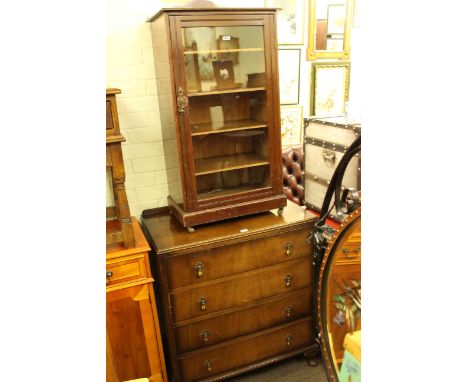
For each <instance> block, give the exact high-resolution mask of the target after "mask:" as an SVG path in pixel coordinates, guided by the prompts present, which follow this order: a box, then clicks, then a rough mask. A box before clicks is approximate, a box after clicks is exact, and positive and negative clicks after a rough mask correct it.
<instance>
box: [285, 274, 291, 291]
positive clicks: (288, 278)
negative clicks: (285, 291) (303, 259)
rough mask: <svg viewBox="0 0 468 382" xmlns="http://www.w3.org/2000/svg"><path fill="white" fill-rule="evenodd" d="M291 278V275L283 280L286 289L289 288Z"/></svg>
mask: <svg viewBox="0 0 468 382" xmlns="http://www.w3.org/2000/svg"><path fill="white" fill-rule="evenodd" d="M292 278H293V277H292V276H291V275H286V277H285V278H284V282H285V283H286V288H289V287H290V286H291V282H292Z"/></svg>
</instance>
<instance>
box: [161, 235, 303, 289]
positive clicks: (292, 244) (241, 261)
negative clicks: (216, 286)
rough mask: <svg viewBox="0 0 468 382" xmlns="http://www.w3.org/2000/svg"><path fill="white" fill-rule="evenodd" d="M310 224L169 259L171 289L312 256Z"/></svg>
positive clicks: (168, 271)
mask: <svg viewBox="0 0 468 382" xmlns="http://www.w3.org/2000/svg"><path fill="white" fill-rule="evenodd" d="M310 229H311V228H310V227H308V228H304V229H301V230H296V231H292V232H287V233H282V234H278V235H275V236H269V237H265V238H260V239H256V240H250V241H247V242H243V243H238V244H233V245H229V246H224V247H218V248H213V249H209V250H206V251H202V252H196V253H192V254H186V255H181V256H174V257H170V258H168V259H167V260H166V261H167V263H166V264H167V276H168V282H169V288H170V289H175V288H178V287H182V286H186V285H191V284H197V283H201V282H204V281H208V280H213V279H216V278H220V277H225V276H229V275H232V274H236V273H242V272H246V271H250V270H254V269H258V268H263V267H266V266H269V265H273V264H278V263H281V262H285V261H289V260H291V259H295V258H298V257H303V256H310V254H311V251H312V249H311V246H310V244H308V243H307V242H306V238H307V236H308V234H309V232H310Z"/></svg>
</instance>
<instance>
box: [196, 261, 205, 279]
mask: <svg viewBox="0 0 468 382" xmlns="http://www.w3.org/2000/svg"><path fill="white" fill-rule="evenodd" d="M203 268H205V266H204V265H203V263H202V262H201V261H199V262H198V263H196V264H195V267H194V269H195V271H196V272H197V277H198V278H200V277H203Z"/></svg>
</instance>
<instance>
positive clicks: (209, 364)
mask: <svg viewBox="0 0 468 382" xmlns="http://www.w3.org/2000/svg"><path fill="white" fill-rule="evenodd" d="M203 366H205V369H206V371H207V372H208V373H211V361H210V360H209V359H207V360H206V361H205V363H204V364H203Z"/></svg>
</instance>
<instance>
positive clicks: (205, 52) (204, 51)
mask: <svg viewBox="0 0 468 382" xmlns="http://www.w3.org/2000/svg"><path fill="white" fill-rule="evenodd" d="M263 51H264V49H263V48H243V49H217V50H186V51H184V54H213V53H234V52H263Z"/></svg>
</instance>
